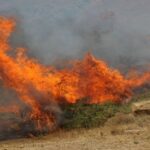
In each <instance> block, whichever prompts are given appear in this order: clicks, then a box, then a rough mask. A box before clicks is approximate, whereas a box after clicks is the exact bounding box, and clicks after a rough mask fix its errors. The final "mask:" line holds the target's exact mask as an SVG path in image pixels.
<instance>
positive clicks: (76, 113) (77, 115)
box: [62, 102, 130, 129]
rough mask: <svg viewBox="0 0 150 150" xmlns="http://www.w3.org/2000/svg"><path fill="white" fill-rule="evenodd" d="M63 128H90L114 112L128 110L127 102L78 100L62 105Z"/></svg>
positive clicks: (105, 119) (99, 124)
mask: <svg viewBox="0 0 150 150" xmlns="http://www.w3.org/2000/svg"><path fill="white" fill-rule="evenodd" d="M63 111H64V118H65V119H64V120H65V121H64V123H63V125H62V127H63V128H67V129H71V128H91V127H98V126H101V125H104V123H105V122H106V121H107V119H108V118H110V117H112V116H114V115H115V113H116V112H124V113H128V112H130V107H129V104H124V105H121V104H114V103H106V104H85V103H82V102H78V103H76V104H69V105H66V106H64V107H63Z"/></svg>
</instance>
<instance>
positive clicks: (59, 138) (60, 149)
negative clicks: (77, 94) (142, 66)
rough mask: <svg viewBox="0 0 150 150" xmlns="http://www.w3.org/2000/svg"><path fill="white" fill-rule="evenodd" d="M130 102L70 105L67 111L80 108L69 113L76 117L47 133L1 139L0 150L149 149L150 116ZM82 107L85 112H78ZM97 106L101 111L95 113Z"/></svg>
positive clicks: (147, 95) (135, 98)
mask: <svg viewBox="0 0 150 150" xmlns="http://www.w3.org/2000/svg"><path fill="white" fill-rule="evenodd" d="M148 98H149V93H147V94H143V95H140V96H136V97H134V98H133V100H132V102H134V101H139V100H140V101H141V100H145V99H148ZM131 105H132V103H129V104H124V105H121V106H119V105H113V104H105V105H103V106H100V107H99V106H96V105H94V106H92V107H91V106H90V107H89V106H87V105H83V104H82V103H80V104H78V105H76V106H70V107H68V109H66V108H65V112H66V113H68V111H70V110H73V112H75V110H78V111H77V112H75V113H74V114H70V115H71V116H72V115H74V117H73V118H74V119H73V118H71V119H69V117H70V116H66V117H68V118H67V120H66V122H64V124H63V127H62V128H61V129H58V130H57V131H55V132H53V133H51V134H49V135H45V136H43V135H40V136H38V137H34V136H30V138H22V139H16V140H15V139H14V140H6V141H1V142H0V150H20V149H21V150H70V149H71V150H76V149H78V150H149V148H150V116H149V115H147V114H141V115H138V116H135V115H133V113H132V112H131V109H130V108H131ZM85 108H86V109H85ZM93 108H94V109H93ZM83 109H85V113H84V114H83V112H82V111H81V112H82V113H79V112H80V111H79V110H83ZM96 109H97V111H96V112H99V111H101V113H99V114H95V111H94V110H96ZM98 110H99V111H98ZM104 111H105V113H104ZM65 112H64V113H65ZM100 114H101V115H100ZM102 114H105V115H102ZM98 116H99V118H98ZM91 118H94V119H93V120H91Z"/></svg>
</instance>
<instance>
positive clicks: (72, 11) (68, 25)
mask: <svg viewBox="0 0 150 150" xmlns="http://www.w3.org/2000/svg"><path fill="white" fill-rule="evenodd" d="M149 7H150V1H149V0H143V1H141V0H113V1H111V0H76V1H74V0H26V1H24V0H11V1H6V0H0V12H2V14H4V13H5V12H7V14H8V15H10V16H11V15H12V16H13V17H16V18H17V19H16V20H17V22H18V25H17V27H18V28H19V29H18V28H17V34H14V35H13V38H12V41H13V43H15V45H19V46H20V45H23V46H25V47H28V48H29V51H28V53H29V54H30V55H31V56H34V57H37V58H38V59H40V60H41V61H42V62H43V63H46V64H49V63H51V62H53V61H55V60H57V59H66V58H72V57H73V58H74V57H75V58H76V57H82V56H83V54H84V53H85V52H86V51H88V50H92V52H93V53H94V54H95V55H96V56H97V57H100V58H102V59H105V60H106V61H107V62H108V63H109V64H111V65H112V66H114V67H120V68H121V67H122V65H127V66H128V67H132V66H134V65H143V64H145V63H147V62H149V60H150V50H149V48H150V28H149V27H150V21H149V15H150V10H149ZM19 43H20V44H19ZM119 64H120V65H119Z"/></svg>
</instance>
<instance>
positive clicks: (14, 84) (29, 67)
mask: <svg viewBox="0 0 150 150" xmlns="http://www.w3.org/2000/svg"><path fill="white" fill-rule="evenodd" d="M14 27H15V22H14V21H13V20H10V19H7V18H3V17H1V18H0V79H1V80H2V82H3V83H4V85H5V86H6V87H8V88H11V89H13V90H14V91H15V92H16V93H17V95H18V96H19V98H20V100H21V101H22V102H23V103H25V104H26V105H27V106H28V107H29V108H30V109H31V111H30V113H29V118H30V119H31V120H34V121H35V124H36V127H37V129H38V130H41V129H42V128H43V127H45V128H49V129H50V128H52V126H53V125H55V116H54V115H53V113H52V112H51V111H50V110H49V109H48V106H50V105H52V104H53V103H61V102H62V101H64V100H65V101H66V102H68V103H76V102H77V101H78V100H79V99H82V98H88V101H87V103H104V102H107V101H112V102H123V101H125V100H126V99H128V98H130V97H131V96H132V90H133V89H134V88H137V87H139V86H142V85H143V84H145V83H148V82H149V81H150V72H147V73H144V74H142V75H140V76H139V75H138V74H134V75H132V77H130V78H126V77H125V76H123V75H122V74H121V73H120V72H119V71H118V70H115V69H111V68H109V67H108V66H107V64H106V63H105V62H104V61H102V60H99V59H97V58H95V57H94V56H93V55H92V54H90V53H88V54H86V55H85V57H84V58H83V60H75V61H73V63H72V67H70V68H67V69H61V70H58V69H56V68H55V67H54V66H51V67H46V66H44V65H42V64H40V63H39V62H38V61H37V60H35V59H31V58H29V57H28V56H27V55H26V54H25V49H24V48H18V49H17V53H16V56H15V57H12V56H11V55H9V54H8V51H9V50H11V49H12V48H11V46H10V45H9V43H8V39H9V37H10V35H11V32H12V31H13V29H14ZM1 110H2V109H1ZM3 110H6V109H3Z"/></svg>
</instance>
